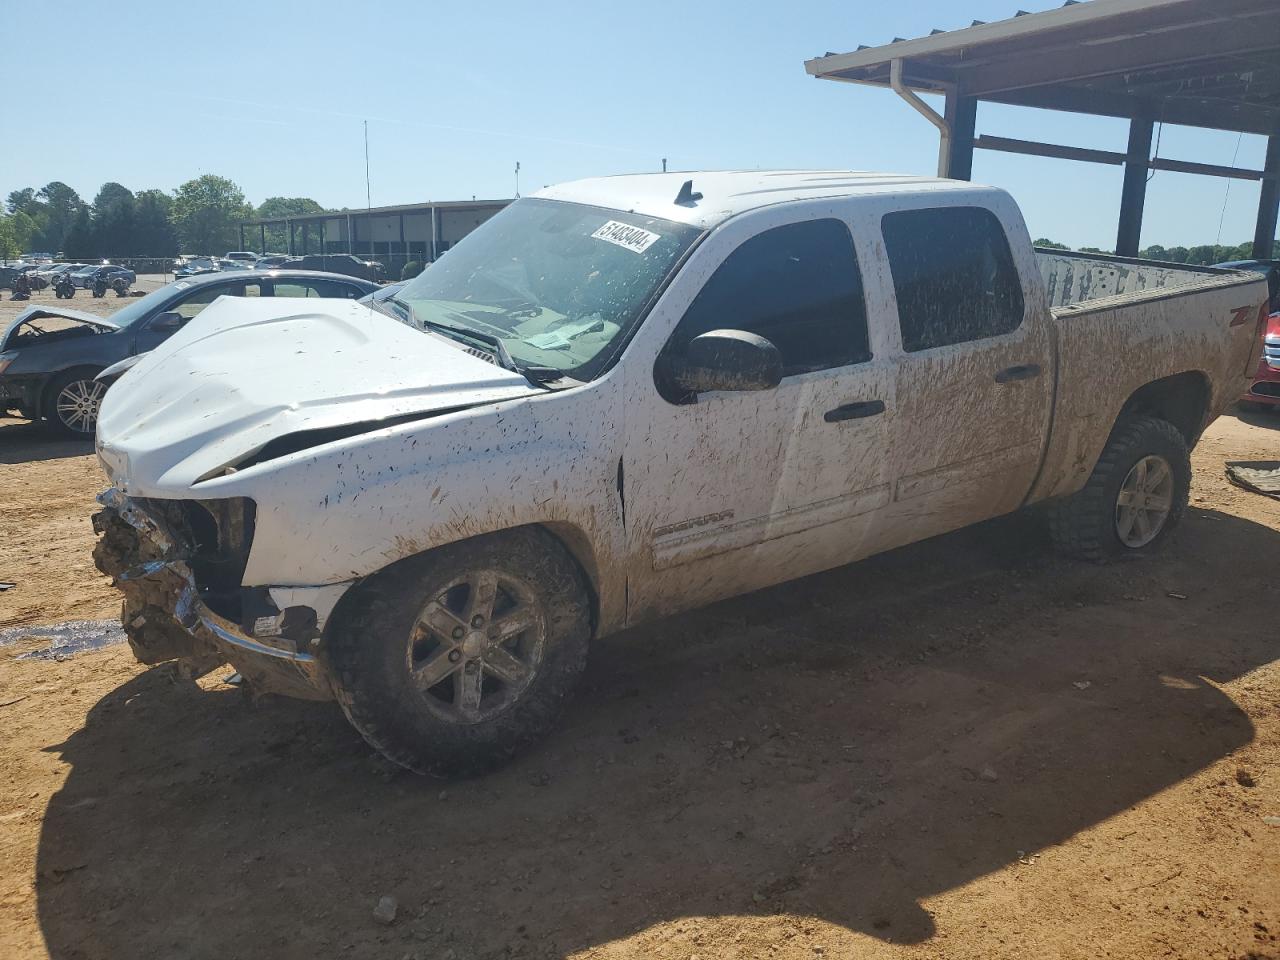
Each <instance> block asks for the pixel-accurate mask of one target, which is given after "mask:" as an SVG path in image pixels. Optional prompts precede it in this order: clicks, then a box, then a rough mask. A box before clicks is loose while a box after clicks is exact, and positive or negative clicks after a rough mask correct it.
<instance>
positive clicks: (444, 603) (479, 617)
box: [408, 569, 547, 723]
mask: <svg viewBox="0 0 1280 960" xmlns="http://www.w3.org/2000/svg"><path fill="white" fill-rule="evenodd" d="M546 637H547V618H546V615H545V614H544V613H543V611H542V608H541V605H540V604H539V603H538V601H537V598H536V596H535V595H534V594H533V592H532V591H531V590H530V589H529V588H528V587H526V586H525V585H524V584H521V583H518V582H516V581H514V580H511V579H509V578H507V577H504V576H502V575H500V574H499V573H498V571H496V570H492V569H480V570H474V571H470V572H468V573H467V574H466V575H465V576H463V577H460V578H458V579H457V580H456V581H454V582H453V583H452V584H450V585H449V587H447V588H446V589H445V591H444V592H443V593H442V594H440V595H439V596H437V597H435V598H433V599H431V600H429V601H428V602H427V603H426V604H425V605H424V606H423V608H422V610H421V612H420V613H419V614H418V619H417V622H416V623H415V624H414V627H413V631H412V634H411V636H410V642H409V648H408V667H409V672H410V675H411V677H412V681H413V685H414V687H415V688H416V689H417V691H418V693H419V695H420V696H422V697H423V699H424V702H425V703H426V704H427V706H428V708H429V709H430V710H431V711H432V712H433V713H435V714H436V715H437V716H440V717H442V718H443V719H446V720H449V721H452V722H454V723H479V722H482V721H484V720H488V719H491V718H492V717H495V716H497V715H498V714H499V713H501V712H502V711H504V710H505V709H507V708H508V707H510V706H511V705H512V704H513V703H515V701H516V700H518V699H519V697H520V695H521V694H522V693H523V692H524V691H525V689H526V688H527V687H528V686H529V684H530V683H531V682H532V680H533V678H534V676H535V675H536V673H537V671H538V668H539V667H540V666H541V664H542V658H543V653H544V650H545V647H546Z"/></svg>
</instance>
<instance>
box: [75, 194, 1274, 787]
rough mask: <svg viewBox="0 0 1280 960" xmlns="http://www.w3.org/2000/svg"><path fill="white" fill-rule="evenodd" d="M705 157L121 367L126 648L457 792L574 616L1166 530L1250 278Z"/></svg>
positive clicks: (519, 714)
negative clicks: (1120, 256)
mask: <svg viewBox="0 0 1280 960" xmlns="http://www.w3.org/2000/svg"><path fill="white" fill-rule="evenodd" d="M688 176H689V175H688V174H681V175H662V174H653V175H647V176H621V177H610V178H604V179H598V180H588V181H582V182H579V183H572V184H568V185H564V186H560V187H554V188H551V189H548V190H544V191H541V192H540V193H539V194H537V195H536V196H534V197H528V198H524V199H520V200H517V201H515V202H514V203H513V204H511V205H510V206H508V207H506V208H505V209H504V210H503V211H502V212H501V213H499V214H498V215H496V216H495V217H493V218H492V219H490V220H488V221H487V222H485V223H484V224H482V225H481V226H480V227H478V228H477V229H476V230H475V231H474V232H472V233H471V234H469V235H468V236H467V237H466V239H464V240H463V241H462V242H461V243H460V244H458V245H457V246H456V247H455V248H454V249H453V250H451V251H450V253H449V255H448V256H447V257H445V258H443V259H442V260H440V261H439V262H437V263H436V264H434V265H433V266H432V267H431V268H430V269H429V270H426V271H424V272H423V273H422V274H421V275H420V276H418V277H416V278H414V279H413V280H410V281H408V282H406V283H405V285H404V287H403V289H401V290H400V291H399V294H398V295H397V296H393V297H390V298H382V299H379V298H377V297H374V298H371V299H370V300H369V301H368V302H366V303H365V304H338V303H334V302H328V303H325V304H322V305H320V306H319V309H318V310H317V312H315V313H314V314H309V315H306V316H300V315H298V314H297V313H296V311H295V308H294V307H293V306H292V305H291V306H290V307H289V308H287V309H285V310H281V309H280V308H279V306H278V305H276V304H273V303H272V302H271V301H269V300H256V301H255V300H249V299H244V300H234V301H223V302H221V303H219V304H217V305H216V306H214V307H212V308H211V309H210V310H209V311H208V312H207V313H206V314H204V315H203V316H202V317H201V322H200V324H199V325H198V327H196V328H189V329H187V330H184V331H182V332H180V333H178V334H177V335H175V336H174V337H173V338H171V339H170V340H168V341H167V342H166V343H164V344H163V345H162V346H160V347H159V348H157V349H156V350H155V351H154V352H153V353H152V355H151V356H149V357H146V358H145V359H143V360H142V362H140V363H139V364H138V365H137V366H136V367H135V368H134V369H133V370H132V371H130V373H129V374H128V375H127V376H126V377H125V378H124V379H123V380H121V381H120V383H119V385H118V386H117V388H115V389H114V390H113V391H112V393H111V394H110V395H109V396H108V397H107V400H106V403H105V404H104V405H103V408H102V416H101V420H100V421H99V425H98V453H99V457H100V459H101V463H102V466H103V468H104V469H105V471H106V473H107V475H108V477H109V478H111V482H112V484H113V488H112V489H111V490H109V491H108V492H107V493H105V494H104V495H103V498H102V502H103V504H104V510H103V511H102V512H101V513H100V514H99V515H98V516H97V518H96V520H95V524H96V526H97V528H98V530H99V531H100V532H101V533H102V535H103V538H102V540H101V541H100V544H99V547H98V549H97V551H96V557H97V561H98V564H99V566H100V568H101V569H102V570H103V571H105V572H106V573H108V574H110V575H111V576H113V577H117V578H119V579H118V580H117V582H118V583H119V586H120V588H121V590H122V591H123V592H124V595H125V607H124V610H125V612H124V623H125V629H126V631H127V632H128V634H129V637H130V640H131V643H132V646H133V649H134V651H135V653H136V654H137V655H138V656H139V658H140V659H142V660H143V661H144V662H147V663H152V662H160V661H164V660H168V659H175V658H189V663H188V666H190V667H192V669H193V670H196V671H197V672H198V670H199V669H204V670H208V669H211V668H212V665H213V664H216V663H220V662H224V661H229V662H231V663H232V664H233V665H234V666H235V667H236V669H238V670H239V672H240V674H241V675H242V676H243V677H245V678H246V682H247V683H248V684H249V685H250V686H251V687H253V688H255V689H257V690H259V691H273V692H278V693H286V694H291V695H295V696H306V697H312V698H319V699H323V698H329V697H334V698H336V699H337V700H338V702H339V704H340V705H341V706H342V709H343V710H344V711H345V713H346V715H347V717H348V718H349V719H350V720H351V722H352V723H353V724H354V725H355V727H356V728H357V729H358V730H359V731H360V732H361V733H362V734H363V735H364V737H365V738H366V739H367V740H368V741H369V742H370V743H371V744H372V745H373V746H375V747H376V748H377V749H379V750H381V751H382V752H383V753H384V754H385V755H386V756H387V757H389V758H391V759H392V760H394V761H396V762H397V763H400V764H403V765H405V766H407V767H409V768H411V769H414V770H417V771H421V772H426V773H432V774H446V773H454V772H458V771H467V770H475V769H478V768H483V767H486V766H490V765H492V764H494V763H497V762H499V761H501V760H503V759H504V758H506V757H508V756H510V755H511V753H512V752H513V751H515V750H517V749H519V748H520V747H522V746H523V745H525V744H528V743H529V742H531V741H532V740H535V739H537V738H538V737H540V736H541V735H543V734H544V733H545V732H546V731H547V730H548V728H549V727H550V725H551V724H552V722H553V720H554V717H555V716H556V714H557V712H558V711H559V709H560V706H561V703H562V702H563V700H564V698H565V697H566V696H567V694H568V692H569V690H570V689H571V687H572V686H573V684H574V682H575V680H576V679H577V678H578V676H579V675H580V673H581V671H582V669H583V666H584V663H585V660H586V652H587V646H588V643H589V642H590V640H591V639H592V637H593V636H595V637H599V636H602V635H605V634H609V633H612V632H614V631H617V630H619V629H622V628H624V627H629V626H632V625H635V624H640V623H643V622H645V621H648V620H651V619H653V618H655V617H660V616H663V615H667V614H674V613H678V612H680V611H684V610H689V609H691V608H695V607H698V606H701V605H703V604H706V603H710V602H712V601H715V600H719V599H722V598H725V597H730V596H733V595H736V594H740V593H743V592H745V591H749V590H755V589H758V588H761V587H765V586H768V585H771V584H775V583H778V582H780V581H784V580H787V579H790V578H794V577H801V576H805V575H808V574H811V573H815V572H817V571H819V570H824V569H827V568H830V567H834V566H837V565H840V564H845V563H850V562H852V561H855V560H858V559H861V558H863V557H867V556H870V555H872V554H875V553H879V552H881V551H884V550H889V549H892V548H894V547H897V546H901V545H903V544H907V543H911V542H914V541H917V540H922V539H925V538H927V537H932V536H935V535H938V534H942V533H946V532H947V531H950V530H954V529H956V528H959V527H963V526H966V525H968V524H973V523H978V522H980V521H983V520H986V519H988V518H990V517H995V516H998V515H1000V514H1004V513H1008V512H1010V511H1013V510H1016V509H1019V508H1021V507H1025V506H1028V505H1031V504H1039V503H1044V504H1046V505H1048V506H1049V513H1050V516H1051V518H1052V520H1051V528H1052V531H1053V536H1054V539H1055V540H1056V541H1057V543H1058V544H1059V546H1060V547H1061V548H1062V549H1063V550H1065V551H1066V552H1068V553H1070V554H1072V555H1075V556H1079V557H1083V558H1087V559H1090V560H1098V559H1105V558H1112V557H1122V556H1132V555H1137V554H1141V553H1144V552H1146V551H1149V550H1151V549H1153V548H1155V547H1156V546H1157V545H1158V544H1159V543H1160V542H1161V541H1162V540H1163V539H1164V538H1165V537H1166V535H1167V534H1168V533H1169V531H1170V530H1171V529H1172V528H1173V527H1174V526H1175V525H1176V524H1177V522H1178V519H1179V518H1180V517H1181V515H1182V512H1183V510H1184V508H1185V506H1186V504H1187V497H1188V488H1189V484H1190V457H1189V452H1188V451H1189V449H1190V448H1191V447H1192V446H1194V445H1195V443H1196V442H1197V440H1198V439H1199V437H1200V434H1201V431H1202V430H1203V429H1204V427H1205V426H1206V425H1207V424H1208V423H1210V422H1211V421H1212V420H1213V419H1214V418H1215V417H1217V416H1218V415H1219V414H1220V413H1221V412H1222V411H1223V409H1224V408H1226V407H1227V406H1228V405H1229V404H1231V403H1232V402H1234V401H1235V399H1236V398H1237V397H1238V396H1239V394H1240V392H1241V390H1242V389H1243V388H1244V385H1245V382H1246V373H1245V368H1246V364H1247V363H1249V362H1251V360H1252V357H1253V350H1254V346H1255V343H1256V340H1255V337H1256V325H1255V319H1256V318H1257V316H1258V315H1259V310H1260V305H1262V304H1263V302H1264V301H1265V299H1266V294H1267V291H1266V284H1265V282H1264V281H1263V280H1262V278H1261V277H1257V278H1254V277H1251V276H1248V275H1245V274H1241V273H1236V272H1231V271H1223V270H1214V269H1211V268H1207V267H1187V268H1173V267H1170V266H1168V265H1165V264H1154V263H1144V262H1141V261H1135V260H1117V259H1116V258H1113V257H1105V256H1090V255H1086V254H1075V253H1067V252H1062V251H1043V252H1037V251H1035V250H1034V249H1033V248H1032V245H1031V241H1030V239H1029V237H1028V234H1027V231H1026V227H1025V225H1024V223H1023V219H1022V216H1021V214H1020V212H1019V210H1018V208H1017V205H1016V204H1015V203H1014V201H1013V200H1012V199H1011V198H1010V197H1009V196H1008V195H1007V194H1006V193H1004V192H1003V191H1000V190H995V189H991V188H987V187H981V186H976V185H973V184H968V183H958V182H954V181H935V180H929V179H923V178H914V177H911V178H896V177H883V176H875V175H869V174H860V173H851V174H848V175H846V176H844V177H843V178H839V177H837V176H833V175H832V174H830V173H823V174H821V175H809V174H804V173H796V172H777V173H769V172H743V173H706V174H695V175H694V176H693V179H692V181H686V178H687V177H688ZM695 187H696V189H695ZM1121 268H1123V269H1121ZM1153 323H1158V324H1159V328H1160V335H1159V337H1153V336H1152V335H1151V328H1152V325H1153ZM178 398H180V399H178ZM144 562H146V563H147V570H148V575H147V577H146V578H145V579H138V578H134V579H129V578H126V577H122V576H121V574H123V573H124V572H125V571H131V570H135V569H138V568H139V566H140V565H141V564H143V563H144ZM144 610H145V616H142V615H141V614H142V612H143V611H144Z"/></svg>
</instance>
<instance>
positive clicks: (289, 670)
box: [93, 489, 333, 700]
mask: <svg viewBox="0 0 1280 960" xmlns="http://www.w3.org/2000/svg"><path fill="white" fill-rule="evenodd" d="M98 501H99V503H101V504H102V506H103V509H102V510H101V511H100V512H98V513H96V514H94V517H93V527H94V530H95V532H97V534H98V536H99V540H98V543H97V546H95V547H94V551H93V558H94V562H95V563H96V564H97V566H98V569H99V570H101V571H102V572H103V573H105V574H106V575H107V576H109V577H111V578H112V580H113V583H114V585H115V586H116V587H117V588H119V590H120V591H121V592H122V593H123V594H124V607H123V610H122V611H121V621H122V622H123V624H124V628H125V633H126V634H127V635H128V638H129V646H130V647H131V648H132V650H133V653H134V656H136V657H137V658H138V660H139V661H140V662H142V663H148V664H154V663H163V662H165V661H169V660H177V661H178V664H179V670H180V671H181V672H182V673H183V674H184V675H186V676H190V677H198V676H203V675H204V674H206V673H208V672H209V671H210V670H212V669H214V668H216V667H218V666H220V665H221V664H223V663H229V664H231V665H232V666H233V667H234V668H235V669H236V671H237V672H239V674H240V675H241V677H242V678H243V679H244V681H245V682H246V683H247V684H248V685H249V688H250V690H251V691H253V692H254V693H278V694H282V695H285V696H291V697H298V698H302V699H307V700H329V699H332V698H333V691H332V689H331V687H330V686H329V680H328V674H327V672H326V671H325V669H324V666H323V664H322V663H321V662H320V661H319V660H318V659H317V657H316V656H315V654H314V653H312V652H309V651H308V650H307V649H299V646H300V645H301V646H309V644H306V643H305V641H304V643H303V644H299V643H298V642H297V641H295V640H290V639H288V638H287V637H285V636H283V635H275V636H259V635H256V634H254V633H252V632H251V629H252V628H249V629H246V628H245V627H244V626H242V625H240V624H237V623H235V622H233V621H232V620H230V619H228V618H226V617H223V616H220V615H219V614H217V613H215V612H214V611H213V610H211V609H210V608H209V607H208V605H207V604H206V603H205V602H203V601H202V599H201V594H200V587H199V585H198V584H197V582H196V576H195V574H194V572H193V570H192V565H191V564H190V563H189V562H188V561H189V560H190V559H191V558H192V550H193V548H192V546H191V544H190V543H188V542H186V541H185V540H184V538H183V537H182V535H181V534H180V533H178V532H176V531H174V530H172V529H171V528H169V526H168V525H167V524H166V523H165V522H164V521H163V520H162V519H161V518H159V517H157V516H154V515H153V514H152V513H151V512H149V511H147V510H146V509H145V508H143V507H142V506H140V505H139V504H137V503H136V502H134V501H132V500H130V499H129V498H128V497H126V496H124V494H122V493H121V492H120V491H119V490H116V489H111V490H108V491H106V492H105V493H103V494H102V495H101V496H99V497H98ZM295 609H297V608H295ZM286 614H288V611H286ZM312 622H313V623H314V619H313V620H312Z"/></svg>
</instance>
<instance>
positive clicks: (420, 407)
mask: <svg viewBox="0 0 1280 960" xmlns="http://www.w3.org/2000/svg"><path fill="white" fill-rule="evenodd" d="M537 392H538V391H537V390H536V389H535V388H533V387H532V386H531V385H530V383H529V381H528V380H526V379H525V378H524V377H522V376H521V375H519V374H517V373H513V372H512V371H510V370H504V369H503V368H501V367H498V366H495V365H494V364H492V363H489V362H488V361H487V360H482V359H480V358H478V357H475V356H472V355H471V354H469V353H466V352H465V351H464V350H463V349H461V348H459V347H456V346H454V345H453V344H451V343H450V342H448V341H445V340H442V339H441V338H439V337H437V336H434V335H431V334H426V333H422V332H420V331H417V330H414V329H412V328H410V327H408V326H406V325H405V324H402V323H400V322H398V321H397V320H394V319H392V318H391V317H388V316H386V315H385V314H382V313H379V312H377V311H375V310H371V309H369V308H368V307H365V306H361V305H360V304H357V303H354V302H350V301H342V300H316V299H286V298H279V297H276V298H263V299H261V300H254V299H250V298H244V297H223V298H220V299H218V300H216V301H214V303H213V304H212V305H211V306H209V307H207V308H206V309H205V310H204V311H203V312H202V313H201V314H200V315H199V316H198V317H197V318H196V319H195V320H193V321H191V322H190V323H188V324H187V325H186V327H184V328H183V329H182V330H180V331H179V332H178V333H176V334H174V335H173V336H172V337H170V338H169V339H168V340H166V341H165V342H164V343H163V344H161V345H160V346H159V347H157V348H156V349H155V350H153V351H152V352H151V353H150V354H148V355H147V356H146V357H144V358H143V359H142V360H141V361H140V362H139V363H138V364H137V366H135V367H134V368H133V369H132V370H130V371H128V372H127V373H126V374H125V375H124V376H123V377H121V378H120V380H119V382H117V383H116V384H115V385H113V386H112V388H111V390H110V392H109V393H108V394H107V396H106V398H105V399H104V400H103V404H102V410H101V413H100V415H99V418H98V455H99V457H100V458H101V460H102V463H103V466H104V467H105V468H106V470H107V473H108V474H109V475H110V476H111V478H112V480H113V482H114V483H115V484H116V485H117V486H119V487H122V488H123V489H125V490H126V492H128V493H130V494H131V495H133V496H148V495H151V494H156V495H165V494H166V493H168V494H169V495H174V494H180V493H181V492H182V491H184V490H186V489H187V488H189V487H190V486H191V485H192V484H193V483H196V482H197V481H199V480H201V479H203V478H206V477H209V476H211V475H215V474H217V473H218V472H220V471H221V470H222V469H223V468H225V467H227V466H232V465H235V464H238V463H241V462H242V461H244V460H245V459H246V458H247V457H249V456H250V455H251V454H253V453H255V452H257V451H258V450H261V449H262V447H264V446H265V445H266V444H267V443H269V442H270V441H271V440H274V439H277V438H280V437H285V436H288V435H291V434H297V433H301V432H304V431H312V430H323V429H329V428H334V427H341V426H345V425H349V424H360V423H368V422H374V421H380V420H386V419H389V418H393V417H405V416H412V415H418V414H421V415H430V414H432V413H435V412H444V411H447V410H455V409H459V408H463V407H468V406H475V405H477V404H483V403H492V402H496V401H499V400H507V399H512V398H515V397H521V396H528V395H531V394H534V393H537Z"/></svg>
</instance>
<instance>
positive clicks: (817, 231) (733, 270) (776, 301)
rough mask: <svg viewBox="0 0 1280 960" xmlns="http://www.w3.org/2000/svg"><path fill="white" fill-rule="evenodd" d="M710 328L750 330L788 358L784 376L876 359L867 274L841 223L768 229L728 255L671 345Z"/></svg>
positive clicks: (672, 348)
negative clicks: (865, 290) (864, 278)
mask: <svg viewBox="0 0 1280 960" xmlns="http://www.w3.org/2000/svg"><path fill="white" fill-rule="evenodd" d="M711 330H745V331H747V332H748V333H754V334H757V335H758V336H761V337H764V338H765V339H766V340H769V341H770V342H771V343H773V345H774V346H775V347H777V348H778V351H779V352H780V353H781V354H782V364H783V375H784V376H794V375H796V374H802V373H811V372H813V371H815V370H828V369H832V368H835V367H844V366H849V365H851V364H855V363H862V362H864V361H867V360H870V359H871V345H870V337H869V335H868V331H867V312H866V302H865V300H864V297H863V289H862V275H861V273H860V272H859V269H858V258H857V255H856V253H855V252H854V247H853V238H852V237H851V236H850V235H849V228H848V227H847V226H845V224H844V222H843V221H841V220H834V219H824V220H807V221H804V222H802V223H791V224H787V225H786V226H781V227H774V228H773V229H772V230H766V231H765V232H763V233H760V234H758V235H756V236H754V237H752V238H751V239H750V240H747V241H746V242H744V243H743V244H742V245H741V246H740V247H738V249H736V250H735V251H734V252H733V253H731V254H730V255H729V257H728V258H727V259H726V260H725V261H724V263H722V264H721V265H720V266H719V268H717V269H716V272H715V273H713V274H712V275H711V278H710V279H709V280H708V281H707V283H706V285H705V286H704V287H703V288H702V290H701V291H699V293H698V295H697V297H696V298H695V299H694V301H693V303H692V304H690V305H689V309H688V311H687V312H686V313H685V315H684V317H683V319H681V321H680V324H679V326H678V327H677V328H676V331H675V333H674V335H673V336H672V339H671V342H670V343H669V345H668V348H667V349H668V351H669V355H673V356H679V355H680V354H681V352H682V351H683V350H684V349H685V348H686V346H687V345H688V343H689V341H691V340H692V339H693V338H694V337H697V336H699V335H700V334H703V333H707V332H708V331H711Z"/></svg>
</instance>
